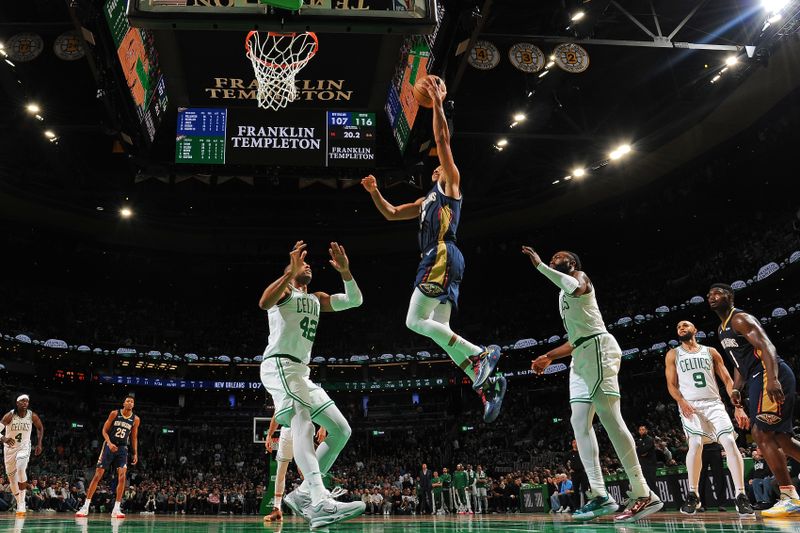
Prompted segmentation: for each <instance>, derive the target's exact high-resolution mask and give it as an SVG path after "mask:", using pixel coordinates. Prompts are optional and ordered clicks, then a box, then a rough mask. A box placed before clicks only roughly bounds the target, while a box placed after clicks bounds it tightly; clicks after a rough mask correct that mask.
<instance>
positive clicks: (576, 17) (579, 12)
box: [570, 11, 586, 22]
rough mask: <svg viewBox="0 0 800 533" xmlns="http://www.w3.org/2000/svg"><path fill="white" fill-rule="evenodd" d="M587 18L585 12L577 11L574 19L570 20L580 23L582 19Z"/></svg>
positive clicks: (573, 16)
mask: <svg viewBox="0 0 800 533" xmlns="http://www.w3.org/2000/svg"><path fill="white" fill-rule="evenodd" d="M585 16H586V13H584V12H583V11H576V12H575V14H574V15H572V17H571V18H570V20H571V21H572V22H578V21H579V20H581V19H582V18H583V17H585Z"/></svg>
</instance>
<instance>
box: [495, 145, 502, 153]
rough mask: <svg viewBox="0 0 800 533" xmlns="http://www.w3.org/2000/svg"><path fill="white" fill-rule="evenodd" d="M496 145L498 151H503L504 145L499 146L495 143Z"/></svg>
mask: <svg viewBox="0 0 800 533" xmlns="http://www.w3.org/2000/svg"><path fill="white" fill-rule="evenodd" d="M494 147H495V149H496V150H497V151H498V152H502V151H503V147H502V146H497V145H496V144H495V145H494Z"/></svg>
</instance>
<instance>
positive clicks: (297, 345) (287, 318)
mask: <svg viewBox="0 0 800 533" xmlns="http://www.w3.org/2000/svg"><path fill="white" fill-rule="evenodd" d="M289 289H290V290H291V292H290V293H289V295H288V296H287V297H286V298H285V299H283V300H282V301H280V302H278V303H277V304H276V305H274V306H272V307H271V308H270V309H269V311H268V313H269V341H268V344H267V348H266V349H265V350H264V359H266V358H268V357H272V356H275V355H288V356H291V357H293V358H295V359H297V360H298V361H299V362H301V363H303V364H306V365H307V364H308V363H309V362H310V361H311V348H312V347H313V346H314V338H315V337H316V335H317V325H318V324H319V313H320V303H319V298H317V297H316V296H315V295H313V294H307V293H305V292H303V291H300V290H297V289H296V288H294V287H292V286H291V285H290V286H289Z"/></svg>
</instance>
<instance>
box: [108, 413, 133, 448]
mask: <svg viewBox="0 0 800 533" xmlns="http://www.w3.org/2000/svg"><path fill="white" fill-rule="evenodd" d="M135 418H136V415H134V414H133V413H131V417H130V418H125V417H124V416H122V409H118V410H117V417H116V418H115V419H114V422H112V423H111V429H109V431H108V436H109V438H110V439H111V442H112V444H114V445H116V446H127V445H128V441H129V440H130V436H131V431H132V430H133V421H134V419H135Z"/></svg>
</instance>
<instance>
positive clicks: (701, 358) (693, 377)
mask: <svg viewBox="0 0 800 533" xmlns="http://www.w3.org/2000/svg"><path fill="white" fill-rule="evenodd" d="M675 367H676V368H675V370H676V371H677V373H678V388H679V389H680V391H681V395H682V396H683V397H684V398H686V399H687V400H689V401H692V400H719V399H720V397H719V388H718V387H717V379H716V378H715V376H714V358H713V357H712V356H711V351H710V350H709V349H708V346H703V345H700V350H699V351H697V352H689V351H686V350H684V349H683V346H678V347H677V348H675Z"/></svg>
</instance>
